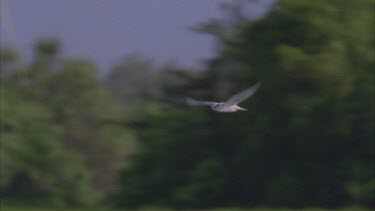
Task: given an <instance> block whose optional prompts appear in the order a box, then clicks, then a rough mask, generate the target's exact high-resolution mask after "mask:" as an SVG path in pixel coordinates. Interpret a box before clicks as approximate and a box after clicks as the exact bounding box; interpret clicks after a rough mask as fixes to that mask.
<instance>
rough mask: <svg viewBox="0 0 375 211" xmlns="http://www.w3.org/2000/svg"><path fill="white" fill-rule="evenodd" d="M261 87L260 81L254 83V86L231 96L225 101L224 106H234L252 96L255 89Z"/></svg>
mask: <svg viewBox="0 0 375 211" xmlns="http://www.w3.org/2000/svg"><path fill="white" fill-rule="evenodd" d="M259 87H260V82H258V83H256V84H255V85H253V86H252V87H250V88H247V89H245V90H243V91H241V92H239V93H237V94H235V95H233V96H232V97H230V98H229V99H228V100H227V101H226V102H225V103H224V107H227V106H233V105H237V104H239V103H240V102H242V101H244V100H246V99H247V98H248V97H250V96H251V95H253V94H254V93H255V91H256V90H257V89H258V88H259Z"/></svg>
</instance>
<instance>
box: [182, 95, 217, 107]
mask: <svg viewBox="0 0 375 211" xmlns="http://www.w3.org/2000/svg"><path fill="white" fill-rule="evenodd" d="M186 103H187V104H188V105H191V106H198V105H206V106H212V105H215V104H217V102H209V101H201V100H195V99H193V98H190V97H187V98H186Z"/></svg>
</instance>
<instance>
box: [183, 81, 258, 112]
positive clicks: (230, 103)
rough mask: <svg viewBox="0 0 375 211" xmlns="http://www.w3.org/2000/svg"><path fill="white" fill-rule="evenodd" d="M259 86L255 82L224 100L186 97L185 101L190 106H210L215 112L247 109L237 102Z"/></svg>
mask: <svg viewBox="0 0 375 211" xmlns="http://www.w3.org/2000/svg"><path fill="white" fill-rule="evenodd" d="M259 86H260V82H258V83H256V84H255V85H254V86H252V87H250V88H248V89H245V90H243V91H241V92H239V93H237V94H235V95H233V96H232V97H230V98H229V99H228V100H227V101H226V102H210V101H201V100H195V99H192V98H186V102H187V104H188V105H191V106H198V105H205V106H211V108H212V110H214V111H217V112H235V111H246V110H247V109H245V108H241V107H240V106H238V105H237V104H239V103H241V102H242V101H244V100H246V99H247V98H249V97H250V96H252V95H253V94H254V93H255V91H256V90H257V89H258V88H259Z"/></svg>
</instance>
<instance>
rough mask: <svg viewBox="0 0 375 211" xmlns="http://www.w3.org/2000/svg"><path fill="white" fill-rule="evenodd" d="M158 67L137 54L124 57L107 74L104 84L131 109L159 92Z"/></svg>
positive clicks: (154, 96)
mask: <svg viewBox="0 0 375 211" xmlns="http://www.w3.org/2000/svg"><path fill="white" fill-rule="evenodd" d="M158 81H159V80H158V68H157V67H155V65H154V64H153V63H152V61H150V60H148V59H145V58H142V57H141V56H140V55H138V54H130V55H128V56H127V57H125V58H124V60H123V62H122V63H120V64H118V65H117V66H116V67H114V69H113V70H112V71H111V72H110V74H109V75H108V78H107V79H106V82H105V83H106V86H107V87H108V88H109V89H110V90H111V92H112V94H113V96H115V97H116V98H117V99H118V100H120V101H121V102H123V103H124V105H125V106H126V108H127V109H129V110H131V109H132V108H134V106H135V105H137V104H140V103H141V102H142V101H145V100H147V101H149V100H152V99H157V98H158V95H159V93H160V90H159V82H158Z"/></svg>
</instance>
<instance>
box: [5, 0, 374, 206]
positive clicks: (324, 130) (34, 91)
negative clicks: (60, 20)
mask: <svg viewBox="0 0 375 211" xmlns="http://www.w3.org/2000/svg"><path fill="white" fill-rule="evenodd" d="M243 2H244V1H243ZM251 2H253V1H251ZM374 3H375V2H374V0H362V1H353V0H340V1H326V0H315V1H308V0H282V1H279V2H277V3H276V4H275V5H274V7H273V8H272V9H271V10H270V11H269V13H268V15H266V16H265V17H261V18H259V19H255V20H254V19H252V20H247V19H246V16H243V15H241V11H242V10H241V5H230V4H227V5H226V6H225V7H224V9H228V10H229V12H228V13H227V14H228V15H229V17H226V18H227V19H228V20H226V19H224V20H213V21H211V22H207V23H204V24H202V25H200V26H198V27H194V30H195V31H199V32H204V33H208V34H210V35H211V36H215V38H217V39H216V40H217V44H218V48H217V56H216V57H215V58H213V59H211V60H209V61H207V63H206V64H207V66H206V69H205V70H202V71H193V70H186V69H184V68H183V67H180V66H178V65H166V66H164V67H155V65H154V64H153V63H152V62H150V60H148V59H145V58H142V57H140V56H138V55H130V56H128V57H125V59H124V60H123V61H122V62H121V63H120V64H117V65H115V66H114V68H113V69H112V71H111V72H110V73H109V75H108V77H106V78H105V79H103V80H99V79H98V78H97V77H98V76H97V73H96V68H95V66H94V65H93V63H91V62H88V61H85V60H81V59H66V58H65V57H64V55H61V54H60V52H61V48H62V46H61V45H60V44H59V42H58V40H55V39H45V40H41V41H40V42H38V44H37V46H35V54H34V57H33V59H32V61H31V62H24V61H22V62H21V61H20V58H22V57H21V56H20V55H19V54H18V53H17V52H15V51H13V50H12V49H10V48H2V49H1V107H0V108H1V118H0V123H1V127H0V130H1V148H0V152H1V172H0V173H1V182H0V196H1V197H2V198H4V199H6V200H9V201H15V202H27V203H40V204H48V205H67V206H79V205H90V204H94V205H95V204H101V205H102V204H104V203H109V204H111V205H117V206H121V207H139V206H160V207H175V208H179V209H181V208H210V207H225V206H230V207H245V208H247V207H254V206H271V207H297V208H299V207H341V206H347V205H353V204H354V205H359V206H367V207H374V206H375V204H374V201H373V199H374V198H375V178H374V175H375V170H374V165H375V164H374V158H375V145H374V138H375V131H374V126H375V125H374V122H375V116H374V115H375V113H374V107H375V105H374V104H375V103H374V96H375V87H374V86H375V81H374V72H373V71H374V69H375V55H374V47H375V36H374V20H375V19H374V18H375V17H374V10H373V9H374V6H375V4H374ZM2 47H3V46H2ZM258 81H261V82H262V86H261V87H260V89H259V90H258V91H257V92H256V93H255V95H254V96H253V97H252V98H250V99H249V100H247V101H245V102H243V103H242V104H241V106H243V107H245V108H248V109H249V110H248V111H247V112H238V113H229V114H223V113H216V112H213V111H211V110H210V109H209V108H207V107H188V106H186V105H185V103H184V98H185V97H186V96H191V97H195V98H198V99H200V98H201V99H209V100H223V101H224V100H225V99H226V98H227V97H228V96H230V95H231V94H233V93H236V92H237V91H239V90H241V89H243V88H247V87H249V86H251V85H253V84H255V83H256V82H258Z"/></svg>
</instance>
